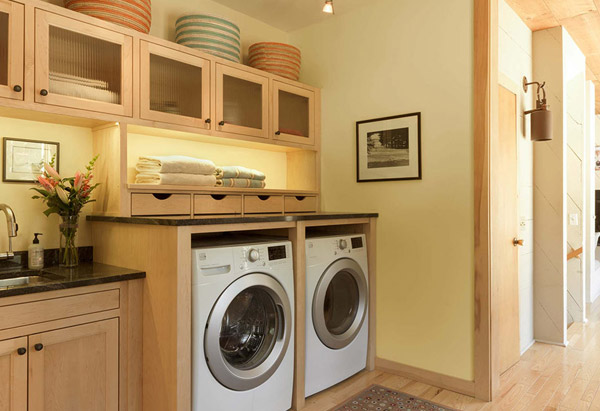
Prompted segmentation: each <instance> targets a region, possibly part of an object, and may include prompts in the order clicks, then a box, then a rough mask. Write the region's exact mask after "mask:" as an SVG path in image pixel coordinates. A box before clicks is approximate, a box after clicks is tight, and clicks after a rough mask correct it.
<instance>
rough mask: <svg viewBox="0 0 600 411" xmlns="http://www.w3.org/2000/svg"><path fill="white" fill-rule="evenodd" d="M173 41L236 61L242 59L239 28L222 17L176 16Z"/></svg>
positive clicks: (202, 15)
mask: <svg viewBox="0 0 600 411" xmlns="http://www.w3.org/2000/svg"><path fill="white" fill-rule="evenodd" d="M175 41H176V42H177V43H178V44H181V45H184V46H188V47H192V48H195V49H199V50H202V51H204V52H206V53H209V54H212V55H214V56H218V57H222V58H224V59H227V60H231V61H235V62H236V63H239V62H241V61H242V41H241V36H240V28H239V27H238V26H236V25H235V24H234V23H232V22H230V21H229V20H226V19H224V18H222V17H216V16H210V15H207V14H194V15H189V16H183V17H180V18H178V19H177V22H176V23H175Z"/></svg>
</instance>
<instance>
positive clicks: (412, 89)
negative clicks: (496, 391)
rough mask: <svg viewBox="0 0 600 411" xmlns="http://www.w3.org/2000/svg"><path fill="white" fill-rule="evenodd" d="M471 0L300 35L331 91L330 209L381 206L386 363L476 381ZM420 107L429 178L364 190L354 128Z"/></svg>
mask: <svg viewBox="0 0 600 411" xmlns="http://www.w3.org/2000/svg"><path fill="white" fill-rule="evenodd" d="M472 3H473V2H472V0H451V1H439V0H420V1H414V0H380V1H377V2H369V5H368V6H366V7H363V8H361V9H358V10H356V11H354V12H352V13H349V14H344V15H339V16H334V17H332V18H331V19H330V20H327V21H326V22H323V23H320V24H317V25H314V26H311V27H308V28H305V29H302V30H299V31H297V32H293V33H291V40H292V42H293V43H294V44H297V45H298V46H299V47H300V48H301V49H302V54H303V62H302V64H303V72H302V79H301V80H302V81H304V82H307V83H309V84H314V85H316V86H319V87H322V88H323V91H322V93H323V103H322V104H323V126H322V127H323V128H322V131H323V139H322V141H323V143H322V144H323V154H322V169H323V176H322V192H323V199H324V203H323V206H324V209H325V210H327V211H336V210H337V211H376V212H379V213H380V218H379V222H378V239H377V241H378V247H377V263H378V267H377V269H378V271H377V356H378V357H381V358H384V359H388V360H392V361H396V362H399V363H403V364H408V365H411V366H415V367H419V368H424V369H427V370H432V371H436V372H439V373H443V374H447V375H451V376H456V377H459V378H464V379H467V380H472V379H473V338H474V335H473V327H474V311H473V307H474V299H473V272H474V270H473V247H474V242H473V231H474V229H473V218H474V214H473V130H472V122H473V109H472V98H471V96H472V94H473V87H472V78H473V70H472V66H473V51H472V50H473V46H472V45H473V34H472V32H473V22H472V19H473V9H472ZM415 111H420V112H422V116H423V117H422V154H423V180H422V181H395V182H375V183H361V184H358V183H356V180H355V178H356V177H355V174H356V172H355V170H356V168H355V167H356V164H355V162H356V151H355V150H356V148H355V145H356V143H355V138H356V137H355V122H356V121H358V120H366V119H371V118H377V117H384V116H390V115H396V114H403V113H410V112H415Z"/></svg>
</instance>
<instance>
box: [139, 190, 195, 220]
mask: <svg viewBox="0 0 600 411" xmlns="http://www.w3.org/2000/svg"><path fill="white" fill-rule="evenodd" d="M190 203H191V198H190V194H132V195H131V215H132V216H138V215H189V214H190V212H191V204H190Z"/></svg>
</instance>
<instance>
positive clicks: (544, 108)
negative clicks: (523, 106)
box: [523, 77, 552, 141]
mask: <svg viewBox="0 0 600 411" xmlns="http://www.w3.org/2000/svg"><path fill="white" fill-rule="evenodd" d="M532 84H535V85H537V100H536V102H535V109H533V110H527V111H526V112H525V115H528V114H531V141H549V140H552V112H551V111H550V106H549V105H548V103H547V102H546V90H545V89H544V86H545V85H546V82H543V83H541V84H540V83H539V82H537V81H532V82H528V81H527V77H523V90H524V91H525V93H527V90H528V88H529V86H531V85H532ZM540 90H541V91H542V97H541V98H540Z"/></svg>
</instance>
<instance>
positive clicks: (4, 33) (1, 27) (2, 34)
mask: <svg viewBox="0 0 600 411" xmlns="http://www.w3.org/2000/svg"><path fill="white" fill-rule="evenodd" d="M0 85H3V86H8V14H6V13H0Z"/></svg>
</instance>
